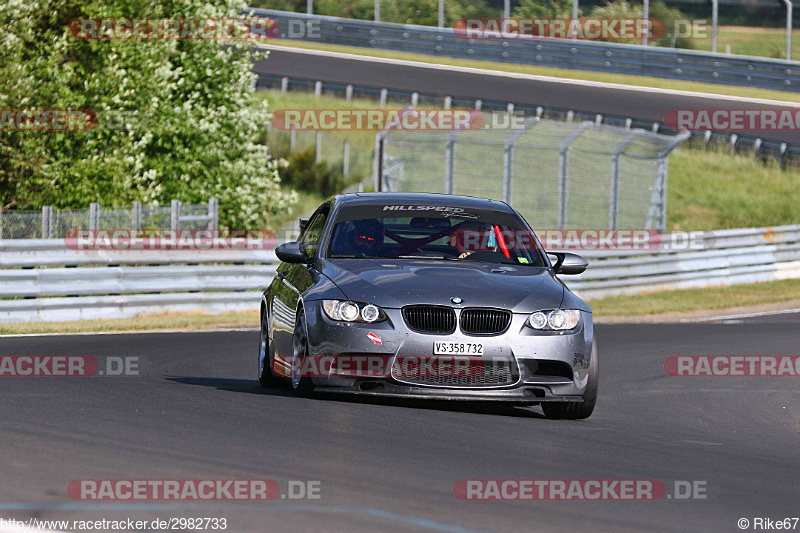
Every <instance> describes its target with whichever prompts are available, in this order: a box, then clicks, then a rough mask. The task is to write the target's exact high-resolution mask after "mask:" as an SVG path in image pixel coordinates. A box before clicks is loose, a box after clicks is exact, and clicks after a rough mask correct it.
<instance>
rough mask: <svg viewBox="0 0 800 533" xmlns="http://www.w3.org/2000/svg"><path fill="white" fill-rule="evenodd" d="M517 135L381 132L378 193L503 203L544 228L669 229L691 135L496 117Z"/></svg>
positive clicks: (505, 131)
mask: <svg viewBox="0 0 800 533" xmlns="http://www.w3.org/2000/svg"><path fill="white" fill-rule="evenodd" d="M485 124H492V125H495V124H513V125H514V127H507V128H486V127H484V128H481V129H477V130H467V131H462V132H459V131H450V132H416V131H402V130H396V131H391V132H388V133H380V134H378V140H377V143H376V144H377V146H378V150H379V153H380V156H379V157H376V166H377V167H378V168H376V175H379V176H381V179H380V180H376V188H377V189H378V190H382V191H409V192H410V191H417V192H438V193H448V194H463V195H467V196H479V197H484V198H492V199H496V200H503V201H506V202H508V203H509V204H511V205H512V206H513V207H514V208H516V209H517V210H518V211H520V213H522V215H523V216H524V217H525V218H526V219H527V220H528V221H529V222H530V223H531V224H532V225H534V226H535V227H539V228H545V227H549V228H575V229H580V228H611V229H616V228H645V229H658V230H660V231H662V232H663V231H665V228H666V190H667V155H668V154H669V152H670V151H672V150H673V149H674V148H675V147H676V146H677V145H678V144H680V143H681V142H682V141H683V140H685V139H686V138H687V136H688V134H686V133H684V134H681V135H677V136H667V135H660V134H657V133H652V132H649V131H646V130H641V129H627V128H622V127H617V126H610V125H607V124H595V123H592V122H581V123H573V122H556V121H552V120H545V119H539V118H536V117H529V118H526V119H524V121H521V123H520V122H516V123H515V122H514V121H509V120H507V117H506V118H503V117H502V116H498V115H495V116H493V117H491V119H490V120H488V121H485Z"/></svg>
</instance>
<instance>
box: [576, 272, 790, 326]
mask: <svg viewBox="0 0 800 533" xmlns="http://www.w3.org/2000/svg"><path fill="white" fill-rule="evenodd" d="M792 300H800V279H787V280H780V281H765V282H762V283H748V284H743V285H732V286H729V287H709V288H704V289H682V290H677V291H662V292H653V293H648V294H637V295H633V296H608V297H606V298H598V299H594V300H589V304H590V305H591V306H592V310H593V311H594V314H595V316H598V317H609V316H643V315H659V314H664V313H686V312H692V311H720V310H723V309H732V308H735V307H751V306H757V305H763V304H770V303H778V302H788V301H792Z"/></svg>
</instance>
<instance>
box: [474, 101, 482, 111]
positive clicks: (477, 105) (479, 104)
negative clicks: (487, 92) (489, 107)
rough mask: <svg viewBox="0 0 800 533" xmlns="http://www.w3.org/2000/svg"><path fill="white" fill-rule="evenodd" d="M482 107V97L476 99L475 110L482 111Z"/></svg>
mask: <svg viewBox="0 0 800 533" xmlns="http://www.w3.org/2000/svg"><path fill="white" fill-rule="evenodd" d="M482 107H483V100H481V99H480V98H478V99H477V100H475V111H480V110H481V108H482Z"/></svg>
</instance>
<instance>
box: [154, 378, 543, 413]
mask: <svg viewBox="0 0 800 533" xmlns="http://www.w3.org/2000/svg"><path fill="white" fill-rule="evenodd" d="M166 379H167V380H168V381H173V382H175V383H180V384H182V385H195V386H200V387H213V388H215V389H217V390H222V391H227V392H240V393H245V394H260V395H265V396H279V397H290V398H298V397H297V396H296V395H295V394H294V391H292V389H291V387H290V386H289V384H288V383H286V384H281V385H278V386H276V387H269V388H264V387H262V386H261V384H260V383H259V382H258V381H257V380H254V379H229V378H200V377H189V376H171V377H167V378H166ZM298 399H303V398H298ZM308 401H334V402H341V403H360V404H370V405H383V406H389V407H406V408H412V409H428V410H434V411H449V412H456V413H476V414H487V415H501V416H513V417H522V418H542V419H543V418H545V417H544V415H543V414H542V413H540V412H539V411H534V410H533V409H532V408H531V407H524V406H518V405H507V404H501V403H496V402H472V401H463V400H450V401H445V400H418V399H410V398H409V399H406V398H383V397H379V396H359V395H355V394H335V393H322V394H317V395H315V396H314V398H311V399H308Z"/></svg>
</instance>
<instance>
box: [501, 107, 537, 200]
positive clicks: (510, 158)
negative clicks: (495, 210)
mask: <svg viewBox="0 0 800 533" xmlns="http://www.w3.org/2000/svg"><path fill="white" fill-rule="evenodd" d="M538 121H539V119H537V118H534V117H528V118H526V119H525V120H524V121H523V122H522V127H521V128H519V129H516V130H512V131H511V134H509V136H508V137H506V140H505V143H504V148H503V201H504V202H505V203H507V204H508V205H511V196H512V193H513V184H514V144H515V143H516V142H517V139H519V138H520V137H522V136H523V135H524V134H525V132H526V131H528V130H529V129H530V128H531V126H533V125H534V124H536V123H537V122H538Z"/></svg>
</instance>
